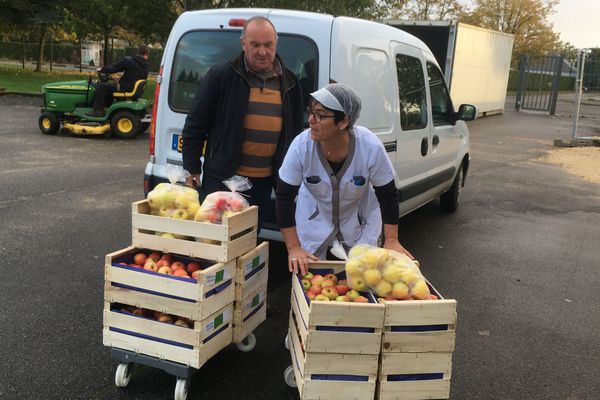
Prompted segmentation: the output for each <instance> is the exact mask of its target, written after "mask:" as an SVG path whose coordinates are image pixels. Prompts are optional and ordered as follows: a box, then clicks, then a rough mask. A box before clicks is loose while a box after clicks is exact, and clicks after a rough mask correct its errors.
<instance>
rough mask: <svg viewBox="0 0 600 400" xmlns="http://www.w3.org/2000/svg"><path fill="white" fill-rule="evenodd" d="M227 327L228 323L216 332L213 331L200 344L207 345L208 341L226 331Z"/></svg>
mask: <svg viewBox="0 0 600 400" xmlns="http://www.w3.org/2000/svg"><path fill="white" fill-rule="evenodd" d="M228 326H229V322H228V323H226V324H225V325H223V326H222V327H221V328H219V329H218V330H216V331H214V332H213V333H212V334H211V335H210V336H207V337H206V339H204V340H203V341H202V343H208V341H210V340H211V339H212V338H214V337H215V336H217V335H218V334H219V333H221V332H223V331H224V330H225V329H227V327H228Z"/></svg>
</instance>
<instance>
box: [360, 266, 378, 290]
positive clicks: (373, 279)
mask: <svg viewBox="0 0 600 400" xmlns="http://www.w3.org/2000/svg"><path fill="white" fill-rule="evenodd" d="M364 278H365V282H366V283H367V285H369V286H371V287H375V286H377V284H378V283H379V282H380V281H381V273H380V272H379V270H378V269H368V270H366V271H365V273H364Z"/></svg>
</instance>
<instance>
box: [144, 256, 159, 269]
mask: <svg viewBox="0 0 600 400" xmlns="http://www.w3.org/2000/svg"><path fill="white" fill-rule="evenodd" d="M144 269H147V270H149V271H154V272H156V271H158V266H157V265H156V263H155V262H154V260H153V259H151V258H149V259H146V262H145V263H144Z"/></svg>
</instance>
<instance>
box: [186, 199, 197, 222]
mask: <svg viewBox="0 0 600 400" xmlns="http://www.w3.org/2000/svg"><path fill="white" fill-rule="evenodd" d="M199 209H200V204H199V203H198V202H195V201H191V202H190V205H189V206H187V207H186V208H185V211H187V213H188V215H189V216H190V219H193V218H194V216H195V215H196V213H197V212H198V210H199Z"/></svg>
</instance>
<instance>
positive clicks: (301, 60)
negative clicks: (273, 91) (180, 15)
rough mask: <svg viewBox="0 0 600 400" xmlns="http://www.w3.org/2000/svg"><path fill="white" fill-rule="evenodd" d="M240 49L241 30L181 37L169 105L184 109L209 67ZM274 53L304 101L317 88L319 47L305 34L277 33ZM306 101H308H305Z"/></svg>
mask: <svg viewBox="0 0 600 400" xmlns="http://www.w3.org/2000/svg"><path fill="white" fill-rule="evenodd" d="M240 51H241V46H240V31H239V30H238V31H222V30H220V31H192V32H188V33H186V34H185V35H183V36H182V37H181V39H180V40H179V43H178V44H177V49H176V50H175V57H174V59H173V68H172V70H171V84H170V85H169V106H170V107H171V109H172V110H173V111H176V112H180V113H187V112H188V111H189V110H190V107H191V105H192V101H193V100H194V96H195V94H196V90H197V88H198V84H199V82H200V81H201V80H202V78H204V75H206V73H207V72H208V70H209V69H210V68H211V67H213V66H214V65H216V64H220V63H224V62H226V61H228V60H230V59H231V58H233V57H235V56H236V55H238V54H239V53H240ZM277 53H278V54H279V56H280V57H281V58H282V59H283V62H284V63H285V66H286V67H287V68H288V69H289V70H291V71H292V72H293V73H294V74H296V77H297V78H298V80H299V81H300V84H301V86H302V91H303V93H304V102H305V103H308V98H309V96H308V94H309V93H311V92H314V91H315V90H317V78H318V77H317V62H318V51H317V46H316V44H315V43H314V42H313V41H311V40H310V39H308V38H305V37H301V36H293V35H286V34H280V35H279V40H278V43H277ZM305 105H307V104H305Z"/></svg>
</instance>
